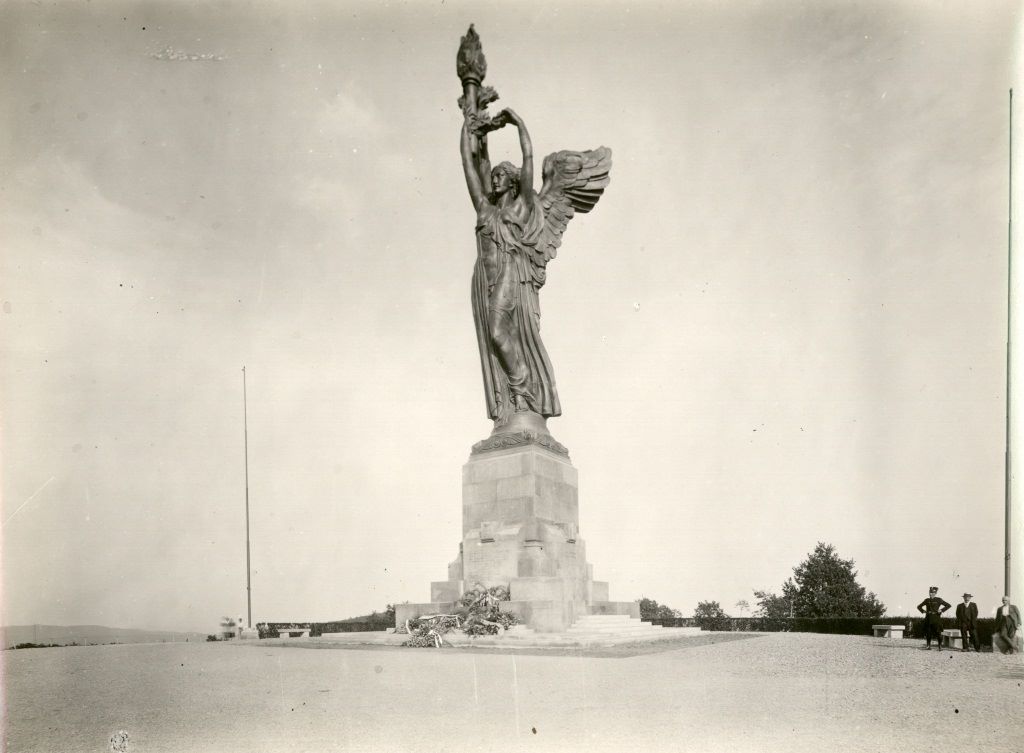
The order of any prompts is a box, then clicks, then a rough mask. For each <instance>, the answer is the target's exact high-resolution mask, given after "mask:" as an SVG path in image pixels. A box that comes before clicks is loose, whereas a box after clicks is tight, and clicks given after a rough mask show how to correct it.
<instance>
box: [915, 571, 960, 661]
mask: <svg viewBox="0 0 1024 753" xmlns="http://www.w3.org/2000/svg"><path fill="white" fill-rule="evenodd" d="M951 606H952V604H949V603H948V602H946V601H945V600H944V599H941V598H939V587H938V586H932V587H931V588H929V589H928V598H927V599H925V600H924V601H922V602H921V603H920V604H918V605H917V611H918V612H920V613H921V614H923V615H924V640H925V647H924V649H925V651H927V650H929V649H930V648H931V647H932V636H933V635H934V636H935V648H937V649H939V651H941V650H942V613H943V612H945V611H946V610H947V609H949V608H950V607H951Z"/></svg>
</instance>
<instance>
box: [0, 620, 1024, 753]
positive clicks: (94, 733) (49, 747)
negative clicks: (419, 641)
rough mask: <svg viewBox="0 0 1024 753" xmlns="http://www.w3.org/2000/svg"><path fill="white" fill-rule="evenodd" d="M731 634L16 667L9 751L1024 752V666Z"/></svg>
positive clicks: (185, 649) (11, 663) (49, 658)
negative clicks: (581, 645)
mask: <svg viewBox="0 0 1024 753" xmlns="http://www.w3.org/2000/svg"><path fill="white" fill-rule="evenodd" d="M735 638H736V636H735V635H729V634H712V635H702V636H697V637H695V638H690V639H687V638H680V639H678V640H673V641H670V642H667V643H660V644H658V646H657V648H656V649H655V648H654V647H652V646H643V647H634V648H632V649H631V648H629V647H620V648H616V649H593V650H581V651H576V652H573V651H569V650H560V651H558V652H551V651H544V650H537V651H532V652H522V651H515V652H509V651H496V650H487V649H441V650H437V649H402V648H378V649H375V650H360V649H325V650H317V651H311V650H303V649H302V648H299V647H298V644H297V645H296V647H291V646H268V645H260V643H258V642H246V643H242V644H232V643H228V644H224V643H206V644H193V643H186V644H181V643H177V644H171V643H167V644H144V645H121V646H88V647H71V648H53V649H29V650H19V651H5V652H4V654H3V661H4V667H3V670H4V675H3V677H4V689H5V696H6V697H5V701H6V720H5V723H4V732H5V736H6V743H7V750H9V751H12V753H14V752H21V751H47V753H49V752H50V751H109V750H111V743H110V740H111V737H112V736H113V735H115V734H116V733H118V732H122V731H123V732H125V733H126V734H127V744H126V745H125V746H124V750H127V751H139V752H140V753H141V752H146V753H149V752H151V751H204V753H206V752H208V753H221V752H222V751H246V753H252V752H254V751H275V752H277V751H286V752H287V751H389V752H390V751H394V752H396V753H403V752H404V751H412V752H416V753H418V752H419V751H423V752H427V751H429V752H430V753H437V752H439V751H453V752H454V751H459V752H460V753H461V752H464V751H473V752H474V753H475V752H476V751H587V753H603V752H604V751H617V752H619V751H632V750H637V751H701V753H704V752H706V751H712V752H713V751H742V752H746V751H821V750H834V751H844V752H845V751H853V752H858V751H865V752H867V751H872V752H879V751H901V753H905V752H906V751H919V750H929V749H936V748H938V749H945V748H949V749H961V748H968V747H969V748H972V749H978V750H986V751H987V753H997V752H1001V751H1006V752H1007V753H1009V752H1011V751H1012V752H1014V753H1018V752H1019V751H1024V724H1022V723H1021V720H1022V719H1024V662H1022V660H1021V657H1020V656H1019V655H1018V656H1012V657H1008V656H1002V655H998V654H976V653H966V654H965V653H961V652H959V651H957V652H951V651H941V652H940V651H934V650H933V651H924V650H922V645H923V643H922V642H921V641H915V640H900V641H895V642H891V641H888V640H885V639H875V638H866V637H859V636H832V635H812V634H797V633H781V634H771V635H764V636H753V637H749V638H748V637H746V636H744V638H746V639H743V640H736V639H735Z"/></svg>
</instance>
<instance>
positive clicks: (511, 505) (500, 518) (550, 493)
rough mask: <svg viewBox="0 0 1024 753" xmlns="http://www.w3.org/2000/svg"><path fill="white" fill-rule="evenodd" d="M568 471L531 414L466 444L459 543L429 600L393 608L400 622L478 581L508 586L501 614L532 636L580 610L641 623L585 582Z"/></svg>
mask: <svg viewBox="0 0 1024 753" xmlns="http://www.w3.org/2000/svg"><path fill="white" fill-rule="evenodd" d="M577 489H578V478H577V472H576V469H575V468H574V467H573V465H572V463H571V462H570V461H569V453H568V451H567V450H566V449H565V448H564V447H563V446H562V445H560V444H559V443H558V442H556V441H555V440H554V439H553V438H552V437H551V435H550V434H549V433H548V432H547V430H546V428H545V426H544V423H543V419H542V418H541V417H540V416H536V414H516V416H515V417H513V420H512V421H510V422H509V424H508V425H506V426H505V427H503V428H502V429H501V430H496V431H495V433H494V434H492V435H491V437H489V438H488V439H486V440H484V441H483V442H478V443H477V444H476V445H475V446H474V447H473V452H472V455H471V456H470V459H469V462H467V463H466V464H465V465H464V466H463V468H462V542H461V544H460V545H459V556H458V557H457V558H456V559H455V561H454V562H452V563H451V564H449V566H448V579H447V580H444V581H437V582H434V583H432V584H431V587H430V602H427V603H423V604H399V605H396V618H397V619H398V621H399V623H401V622H404V620H406V619H409V618H410V617H417V616H419V615H422V614H436V613H442V612H447V611H450V610H451V609H454V606H455V605H454V602H456V601H457V600H458V599H459V597H461V595H462V594H463V593H464V592H465V591H467V590H470V589H472V588H474V587H476V586H477V584H480V585H483V586H485V587H488V588H489V587H491V586H507V587H508V588H509V590H510V594H511V601H509V602H506V603H505V604H503V606H502V608H503V609H505V610H507V611H510V612H513V613H515V614H517V615H518V616H519V617H520V618H521V619H522V620H523V622H525V623H526V624H527V625H529V626H530V627H531V628H533V629H534V630H536V631H538V632H562V631H565V630H567V629H568V628H569V626H570V625H572V624H573V622H575V621H576V620H577V619H578V618H579V617H581V616H583V615H585V614H591V613H593V614H628V615H631V616H634V617H639V606H638V605H637V604H635V603H630V602H623V603H616V602H609V601H608V584H607V583H603V582H600V581H595V580H594V579H593V573H592V569H591V566H590V565H589V564H587V556H586V546H585V544H584V542H583V539H582V538H580V535H579V500H578V491H577Z"/></svg>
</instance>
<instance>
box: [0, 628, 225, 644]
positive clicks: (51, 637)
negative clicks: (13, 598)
mask: <svg viewBox="0 0 1024 753" xmlns="http://www.w3.org/2000/svg"><path fill="white" fill-rule="evenodd" d="M211 632H214V631H211ZM3 637H4V648H11V647H12V646H16V645H18V644H19V643H57V644H60V645H62V646H67V645H69V644H71V643H77V644H78V645H80V646H83V645H87V644H96V643H184V642H185V641H186V640H187V641H192V642H197V641H198V642H202V641H205V640H206V634H205V633H175V632H171V631H169V630H135V629H132V628H112V627H104V626H103V625H11V626H9V627H5V628H3Z"/></svg>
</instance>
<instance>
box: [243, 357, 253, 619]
mask: <svg viewBox="0 0 1024 753" xmlns="http://www.w3.org/2000/svg"><path fill="white" fill-rule="evenodd" d="M242 426H243V429H244V432H245V601H246V608H247V610H248V611H247V613H246V614H247V617H248V625H247V627H249V628H250V629H251V628H252V565H251V560H250V557H249V404H248V400H247V398H246V393H245V367H244V366H243V367H242Z"/></svg>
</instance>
